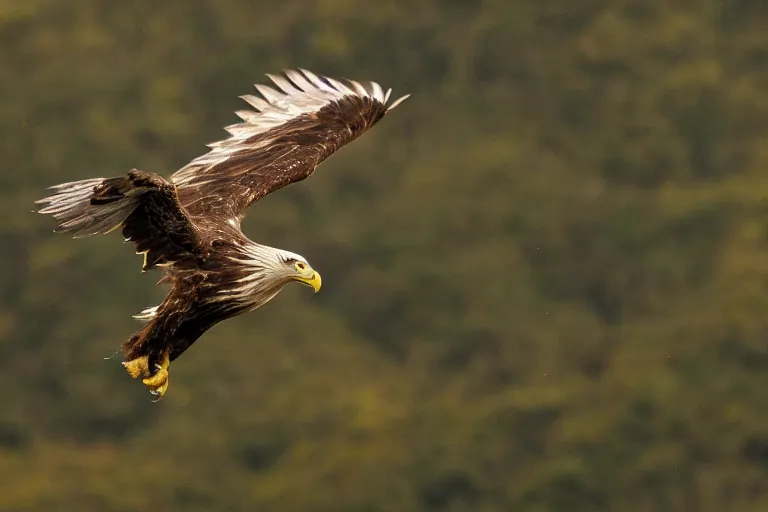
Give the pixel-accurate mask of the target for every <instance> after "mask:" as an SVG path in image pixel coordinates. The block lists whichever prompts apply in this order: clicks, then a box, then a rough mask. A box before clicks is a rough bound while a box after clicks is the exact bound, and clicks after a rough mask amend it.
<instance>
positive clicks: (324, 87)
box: [299, 68, 334, 92]
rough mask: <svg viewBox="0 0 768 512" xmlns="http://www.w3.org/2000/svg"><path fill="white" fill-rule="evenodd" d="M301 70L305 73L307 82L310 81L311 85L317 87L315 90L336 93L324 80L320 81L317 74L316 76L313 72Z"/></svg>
mask: <svg viewBox="0 0 768 512" xmlns="http://www.w3.org/2000/svg"><path fill="white" fill-rule="evenodd" d="M299 70H300V71H301V72H302V73H304V76H306V77H307V80H309V83H310V84H312V85H314V86H315V89H320V90H321V91H326V92H334V90H333V88H332V87H331V86H330V85H328V84H326V83H325V82H324V81H323V80H320V77H318V76H317V75H316V74H314V73H313V72H311V71H308V70H306V69H302V68H299Z"/></svg>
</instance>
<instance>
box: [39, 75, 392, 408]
mask: <svg viewBox="0 0 768 512" xmlns="http://www.w3.org/2000/svg"><path fill="white" fill-rule="evenodd" d="M268 76H269V77H270V79H271V80H272V81H273V82H274V84H275V85H276V86H277V88H278V90H276V89H274V88H271V87H267V86H264V85H257V86H256V88H257V89H258V91H259V92H260V93H261V96H262V97H261V98H259V97H256V96H243V99H244V100H245V101H247V102H248V103H249V104H250V105H251V106H253V107H254V108H255V111H253V110H250V111H240V112H237V114H238V116H240V117H241V118H242V119H243V122H241V123H238V124H235V125H231V126H228V127H227V128H226V130H227V131H228V132H229V133H230V135H231V136H230V137H229V138H228V139H225V140H223V141H220V142H216V143H213V144H210V145H209V146H210V148H211V150H210V151H209V152H208V153H206V154H205V155H202V156H200V157H198V158H196V159H194V160H192V161H191V162H190V163H189V164H187V165H186V166H185V167H183V168H182V169H180V170H179V171H177V172H176V173H175V174H173V175H172V176H171V177H170V179H169V180H167V179H165V178H163V177H162V176H159V175H157V174H153V173H149V172H144V171H140V170H137V169H134V170H132V171H130V172H128V173H127V175H125V176H122V177H116V178H107V179H104V178H96V179H89V180H83V181H77V182H72V183H65V184H62V185H57V186H55V187H52V188H51V190H52V194H51V195H50V196H49V197H46V198H45V199H41V200H40V201H38V203H41V204H43V205H44V207H43V208H42V209H40V210H39V211H40V213H44V214H51V215H53V216H54V217H55V218H56V220H57V221H58V227H57V231H60V232H68V233H71V234H73V235H74V236H75V237H79V236H88V235H95V234H104V233H108V232H110V231H112V230H114V229H116V228H118V227H120V228H122V233H123V236H124V237H125V239H126V241H131V242H132V243H133V245H134V247H135V249H136V252H137V253H143V254H144V264H143V266H142V269H143V270H145V271H146V270H150V269H152V268H154V267H161V268H162V269H163V271H164V276H163V278H162V279H161V282H163V283H167V284H169V285H170V286H171V289H170V291H169V293H168V295H167V296H166V297H165V299H164V300H163V302H162V303H161V304H160V305H159V306H155V307H152V308H147V309H145V310H144V311H142V312H141V313H140V314H138V315H136V318H139V319H141V320H145V321H146V322H147V323H146V324H145V325H144V327H143V328H142V329H140V330H139V331H138V332H137V333H135V334H134V335H133V336H131V337H130V338H129V339H128V340H126V342H125V343H124V344H123V353H124V355H125V357H126V361H125V362H124V363H123V364H124V365H125V367H126V369H127V370H128V372H129V373H130V374H131V376H133V377H134V378H141V379H142V380H143V382H144V384H145V385H147V387H149V388H150V391H151V392H153V393H154V394H156V395H158V396H160V397H162V396H163V395H164V394H165V392H166V390H167V387H168V366H169V364H170V362H171V361H173V360H174V359H176V358H177V357H179V356H180V355H181V354H182V353H183V352H184V351H185V350H186V349H187V348H189V346H191V345H192V344H193V343H194V342H195V341H196V340H197V339H198V338H199V337H200V336H201V335H202V334H203V333H205V332H206V331H207V330H208V329H210V327H212V326H213V325H215V324H216V323H218V322H220V321H222V320H225V319H227V318H231V317H232V316H235V315H238V314H240V313H243V312H245V311H249V310H253V309H256V308H258V307H260V306H262V305H263V304H265V303H266V302H267V301H269V300H271V299H272V298H273V297H274V296H275V295H277V293H278V292H279V291H280V290H281V289H282V287H283V286H285V285H286V284H287V283H289V282H291V281H296V282H299V283H302V284H305V285H307V286H311V287H312V288H314V289H315V291H317V290H318V289H319V288H320V283H321V281H320V275H319V274H318V273H317V272H315V271H314V270H313V269H312V268H311V267H310V265H309V263H307V261H306V259H305V258H303V257H302V256H300V255H298V254H295V253H291V252H288V251H283V250H280V249H275V248H272V247H268V246H265V245H261V244H257V243H255V242H253V241H251V240H249V239H248V238H247V237H246V236H245V235H244V234H243V232H242V231H241V230H240V223H241V221H242V219H243V217H244V216H245V212H246V210H247V208H248V207H249V206H250V205H252V204H253V203H254V202H256V201H258V200H259V199H261V198H263V197H264V196H266V195H267V194H269V193H271V192H274V191H275V190H278V189H280V188H282V187H284V186H286V185H289V184H291V183H295V182H297V181H301V180H303V179H305V178H307V177H308V176H309V175H311V174H312V173H313V172H314V171H315V169H316V168H317V166H318V165H319V164H320V163H321V162H323V161H324V160H325V159H326V158H328V157H329V156H330V155H332V154H333V153H334V152H335V151H337V150H338V149H339V148H340V147H342V146H343V145H345V144H347V143H349V142H350V141H352V140H354V139H355V138H357V137H359V136H360V135H361V134H363V133H364V132H365V131H366V130H368V129H369V128H371V127H372V126H373V125H374V124H376V123H377V122H378V121H379V120H381V118H382V117H384V116H385V115H386V113H387V112H388V111H390V110H392V109H393V108H394V107H395V106H397V105H398V104H399V103H400V102H401V101H403V100H404V99H405V98H406V97H407V96H404V97H402V98H400V99H398V100H397V101H394V102H392V103H389V94H390V91H387V92H386V93H385V92H384V91H383V90H382V89H381V87H380V86H379V85H378V84H376V83H370V84H369V85H368V86H367V87H365V86H363V85H362V84H361V83H359V82H356V81H351V80H348V81H346V83H341V82H339V81H337V80H334V79H332V78H327V77H318V76H316V75H314V74H313V73H311V72H309V71H306V70H300V71H286V72H285V75H284V76H272V75H268Z"/></svg>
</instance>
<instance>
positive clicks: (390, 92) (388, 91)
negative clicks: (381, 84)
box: [384, 88, 392, 104]
mask: <svg viewBox="0 0 768 512" xmlns="http://www.w3.org/2000/svg"><path fill="white" fill-rule="evenodd" d="M390 94H392V89H391V88H389V89H387V92H386V94H384V104H386V103H387V102H388V101H389V95H390Z"/></svg>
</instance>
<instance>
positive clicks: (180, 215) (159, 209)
mask: <svg viewBox="0 0 768 512" xmlns="http://www.w3.org/2000/svg"><path fill="white" fill-rule="evenodd" d="M50 190H51V191H52V194H51V195H50V196H48V197H46V198H44V199H40V200H39V201H37V203H38V204H42V205H44V206H43V207H42V208H41V209H40V210H39V213H43V214H50V215H52V216H53V217H54V218H55V219H56V220H57V222H58V226H57V228H56V231H58V232H62V233H71V234H72V235H73V236H75V237H83V236H89V235H101V234H105V233H109V232H110V231H112V230H114V229H116V228H118V227H122V231H123V236H124V237H125V239H126V241H131V242H133V244H134V246H135V247H136V252H137V253H138V254H144V266H143V269H144V270H148V269H150V268H152V267H153V266H155V265H170V264H173V263H174V262H177V261H179V260H181V259H184V258H186V257H188V256H190V255H192V254H193V253H194V252H195V251H196V250H197V247H198V243H199V239H198V234H197V230H196V229H195V227H194V226H193V225H192V223H191V222H190V221H189V218H188V217H187V214H186V212H185V211H184V209H183V208H182V207H181V205H180V204H179V202H178V200H177V197H176V189H175V187H174V186H173V184H172V183H169V182H168V181H166V180H165V179H164V178H162V177H161V176H158V175H157V174H153V173H149V172H144V171H140V170H138V169H133V170H132V171H130V172H128V174H127V175H125V176H120V177H116V178H106V179H105V178H95V179H89V180H83V181H76V182H72V183H63V184H61V185H57V186H55V187H51V189H50Z"/></svg>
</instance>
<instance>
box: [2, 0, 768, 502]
mask: <svg viewBox="0 0 768 512" xmlns="http://www.w3.org/2000/svg"><path fill="white" fill-rule="evenodd" d="M766 5H767V4H765V2H762V1H756V0H722V1H716V0H695V1H687V2H682V1H674V0H603V1H596V0H582V1H579V2H574V1H572V0H542V1H535V2H534V1H510V0H504V1H502V0H486V1H475V2H470V1H463V0H462V1H457V0H453V1H437V0H423V1H422V0H419V1H418V2H414V1H404V0H403V1H387V2H384V1H382V2H369V1H362V0H358V1H353V0H317V1H289V0H262V1H236V0H216V1H213V0H209V1H202V0H195V1H190V0H164V1H162V2H158V1H149V0H141V1H133V2H112V1H107V0H78V1H77V2H62V1H60V0H25V1H23V2H22V1H20V0H0V138H1V139H2V159H3V164H2V165H3V170H2V173H0V185H1V186H0V216H1V218H2V221H0V248H1V249H2V250H1V251H0V272H2V278H0V355H1V356H2V357H1V358H0V390H2V392H1V394H0V399H1V402H0V405H1V407H0V510H2V511H4V512H5V511H13V512H16V511H19V512H21V511H24V512H26V511H45V512H47V511H100V512H125V511H139V510H142V511H146V510H150V511H155V510H157V511H160V510H162V511H188V512H194V511H210V510H224V511H255V510H272V511H341V512H345V511H356V512H358V511H359V512H363V511H373V512H376V511H397V512H412V511H444V510H445V511H465V510H466V511H481V512H482V511H518V510H519V511H534V512H543V511H556V512H579V511H627V512H640V511H643V512H644V511H653V512H663V511H693V512H699V511H701V512H709V511H712V512H723V511H729V512H740V511H764V510H768V391H767V390H768V371H767V370H768V344H767V341H768V318H767V316H766V311H767V310H768V291H767V290H766V284H768V174H766V165H768V7H767V6H766ZM296 66H301V67H305V68H308V69H310V70H313V71H315V72H317V73H321V74H327V75H331V76H346V77H350V78H354V79H363V80H375V81H378V82H379V83H381V84H382V85H383V86H384V87H385V88H386V87H392V88H394V93H393V95H394V96H399V95H401V94H406V93H410V94H412V97H411V98H410V99H409V100H408V101H406V102H405V103H404V104H403V105H402V106H401V107H398V109H397V110H395V111H394V112H393V113H392V115H390V116H388V117H387V118H386V119H385V120H383V121H382V122H381V123H380V124H378V125H377V126H376V127H375V129H373V130H372V131H371V132H370V133H368V134H367V135H365V136H364V137H362V138H361V139H359V140H357V141H355V142H354V143H352V144H351V145H350V146H347V147H345V148H343V149H342V150H341V152H340V153H338V154H337V155H335V156H334V157H332V158H331V159H330V160H329V161H328V162H326V163H325V164H323V165H322V166H321V168H320V170H319V171H318V172H317V173H316V174H315V175H314V176H313V177H312V178H310V179H309V180H308V181H305V182H303V183H301V184H298V185H293V186H291V187H289V188H287V189H284V190H283V191H281V192H279V193H277V194H274V195H272V196H269V197H268V198H267V199H265V200H264V201H263V202H261V203H259V204H258V205H257V206H256V207H254V208H253V209H252V210H251V211H250V214H249V216H248V217H247V221H246V223H245V230H246V233H247V234H248V235H249V236H251V238H253V239H254V240H257V241H260V242H263V243H266V244H269V245H273V246H276V247H281V248H284V249H288V250H292V251H295V252H299V253H301V254H303V255H305V256H306V257H307V258H308V259H309V261H310V262H312V264H313V266H314V267H315V268H317V269H318V270H319V271H320V272H321V273H322V274H323V277H324V287H323V290H322V292H321V293H319V294H318V295H315V296H313V295H312V294H311V293H308V292H307V291H306V289H304V288H301V287H298V286H292V287H289V288H287V289H286V290H285V291H284V292H283V293H282V294H281V295H280V296H279V297H278V298H277V299H276V300H275V301H273V302H272V303H270V304H268V305H267V306H266V307H265V308H263V309H261V310H259V311H257V312H255V313H251V314H248V315H244V316H241V317H238V318H236V319H233V320H229V321H227V322H225V323H223V324H220V325H219V326H217V327H215V328H214V329H212V330H211V331H209V332H208V333H207V334H206V335H205V336H204V337H203V338H202V339H201V340H200V341H199V342H198V343H197V344H195V346H194V347H193V348H192V349H191V350H190V351H188V352H187V353H186V354H185V355H184V356H183V357H182V358H180V359H179V360H178V361H177V362H176V363H174V366H173V372H172V376H171V386H170V391H169V393H168V395H167V396H166V398H165V400H163V401H162V402H160V403H157V404H153V403H151V397H150V395H148V394H147V392H146V390H145V388H144V387H143V386H142V385H141V384H139V383H137V382H135V381H132V380H131V379H130V378H129V377H128V376H127V374H126V373H125V371H124V370H123V368H122V367H121V366H120V364H119V361H120V357H119V356H117V357H115V358H113V359H111V360H106V361H105V360H104V358H105V357H108V356H110V355H111V354H112V353H113V352H114V350H115V349H117V348H118V346H119V344H120V342H121V341H122V340H123V339H124V338H126V337H128V336H129V335H130V334H131V333H132V332H133V331H135V330H136V329H137V328H138V326H139V324H138V323H137V322H136V321H135V320H133V319H132V318H131V315H132V314H134V313H136V312H138V311H139V310H140V309H142V308H144V307H146V306H150V305H153V304H156V303H157V302H156V301H158V300H159V299H160V297H161V296H162V293H163V289H161V288H157V287H155V286H154V283H155V281H156V280H157V279H158V278H159V277H160V275H159V274H158V273H157V272H153V273H151V274H141V273H140V270H139V269H140V264H141V257H140V256H136V255H134V254H133V253H132V251H131V250H130V248H129V247H128V246H126V245H124V244H122V243H121V239H120V236H119V235H118V234H113V235H110V236H108V237H99V238H92V239H83V240H77V241H73V240H71V239H69V238H68V237H67V236H54V235H53V234H52V233H51V230H52V228H53V222H52V219H50V218H45V217H41V216H37V215H33V214H31V213H30V210H31V209H32V208H33V204H32V203H33V201H34V200H35V199H38V198H40V197H42V196H43V195H44V193H45V187H47V186H49V185H53V184H56V183H60V182H64V181H72V180H76V179H84V178H89V177H94V176H114V175H119V174H122V173H123V172H125V171H126V170H128V169H130V168H132V167H139V168H142V169H145V170H149V171H154V172H158V173H161V174H165V175H169V174H171V173H172V172H173V171H175V170H176V169H177V168H179V167H181V166H182V165H184V164H185V163H186V162H187V161H189V160H190V159H192V158H193V157H195V156H197V155H199V154H201V153H203V152H205V151H206V148H205V144H206V143H209V142H212V141H215V140H219V139H221V138H223V137H225V136H226V134H225V133H224V132H223V130H222V127H223V126H225V125H227V124H231V123H233V122H235V121H237V118H236V117H235V116H234V114H233V111H234V110H237V109H240V108H243V107H244V106H245V104H244V103H243V102H241V101H240V100H239V99H238V98H237V97H238V96H239V95H242V94H248V93H251V92H252V91H253V89H252V84H253V83H254V82H263V81H264V80H265V78H264V76H263V73H265V72H278V71H280V70H281V69H284V68H288V67H296Z"/></svg>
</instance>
